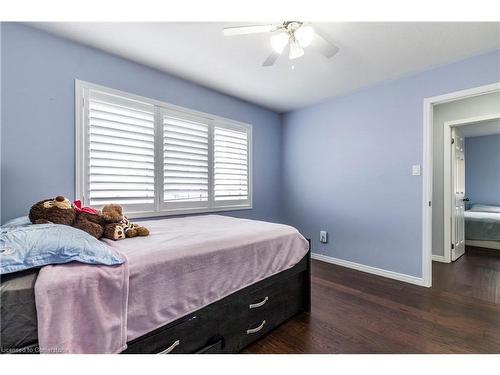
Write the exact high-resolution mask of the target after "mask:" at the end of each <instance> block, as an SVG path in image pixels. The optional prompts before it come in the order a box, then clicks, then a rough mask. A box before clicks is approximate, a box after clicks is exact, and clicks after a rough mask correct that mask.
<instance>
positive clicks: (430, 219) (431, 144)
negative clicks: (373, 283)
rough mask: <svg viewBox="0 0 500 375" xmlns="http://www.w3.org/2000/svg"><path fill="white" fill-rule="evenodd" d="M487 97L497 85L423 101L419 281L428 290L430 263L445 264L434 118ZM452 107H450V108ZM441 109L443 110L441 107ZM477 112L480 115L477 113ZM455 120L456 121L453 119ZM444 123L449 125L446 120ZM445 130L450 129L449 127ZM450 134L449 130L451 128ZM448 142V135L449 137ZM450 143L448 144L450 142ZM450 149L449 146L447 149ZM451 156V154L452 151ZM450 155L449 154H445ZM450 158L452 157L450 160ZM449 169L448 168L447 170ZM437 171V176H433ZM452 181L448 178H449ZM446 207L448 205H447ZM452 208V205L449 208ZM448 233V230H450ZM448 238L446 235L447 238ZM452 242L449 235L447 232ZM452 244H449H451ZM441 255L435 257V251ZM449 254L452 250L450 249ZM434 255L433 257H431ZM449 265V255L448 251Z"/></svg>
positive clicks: (440, 135)
mask: <svg viewBox="0 0 500 375" xmlns="http://www.w3.org/2000/svg"><path fill="white" fill-rule="evenodd" d="M488 94H497V95H498V94H500V83H495V84H491V85H486V86H481V87H476V88H472V89H467V90H461V91H457V92H453V93H449V94H445V95H439V96H436V97H432V98H427V99H424V108H423V109H424V118H423V122H424V126H423V131H424V134H423V139H424V141H423V173H422V176H423V179H422V183H423V202H422V203H423V204H422V226H423V238H422V277H423V284H424V285H425V286H427V287H430V286H431V285H432V261H433V260H438V261H443V262H444V261H446V259H445V251H444V249H445V247H444V244H445V233H444V228H445V221H444V216H445V212H444V205H445V199H444V194H445V193H444V176H445V175H444V155H445V150H444V147H443V142H444V136H445V134H444V133H445V132H444V129H445V128H444V125H443V122H441V123H440V121H437V120H436V119H435V115H436V112H437V109H438V106H441V105H445V104H453V105H456V106H457V108H460V109H461V110H464V109H465V111H464V112H467V109H468V108H469V107H470V106H468V105H463V106H460V104H461V103H460V101H464V102H463V104H466V103H465V101H467V100H471V101H475V100H481V98H480V97H481V96H483V95H488ZM449 107H451V106H449ZM442 108H445V107H444V106H443V107H442ZM496 109H497V110H493V111H489V112H487V113H492V112H494V113H500V106H499V105H498V103H497V106H496ZM459 112H460V111H458V112H456V115H457V117H456V118H458V119H466V118H469V119H470V118H473V117H479V116H480V115H484V113H483V114H481V113H479V114H476V115H469V116H467V115H465V114H464V113H459ZM479 112H480V111H479ZM456 118H455V119H456ZM447 121H451V120H450V119H448V120H447ZM448 128H450V127H449V126H448ZM450 130H451V128H450ZM450 139H451V133H450ZM450 142H451V140H450ZM448 146H450V144H449V145H448ZM449 148H450V152H451V147H449ZM448 155H451V154H448ZM450 157H451V156H450ZM450 168H451V166H450ZM436 171H438V172H439V173H436ZM450 178H451V176H450ZM447 204H448V203H447ZM450 207H451V204H450ZM450 229H451V226H450ZM447 235H448V234H446V236H447ZM450 238H451V232H450ZM450 243H451V242H450ZM439 250H440V251H441V253H440V254H439V253H437V251H439ZM450 250H451V249H450ZM433 253H434V254H433ZM450 261H451V251H450Z"/></svg>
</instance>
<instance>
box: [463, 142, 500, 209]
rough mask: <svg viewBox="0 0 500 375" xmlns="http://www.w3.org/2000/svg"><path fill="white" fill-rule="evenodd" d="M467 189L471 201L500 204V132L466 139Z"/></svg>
mask: <svg viewBox="0 0 500 375" xmlns="http://www.w3.org/2000/svg"><path fill="white" fill-rule="evenodd" d="M465 191H466V193H467V196H468V197H469V198H470V203H486V204H493V205H496V206H500V134H496V135H486V136H483V137H472V138H466V139H465Z"/></svg>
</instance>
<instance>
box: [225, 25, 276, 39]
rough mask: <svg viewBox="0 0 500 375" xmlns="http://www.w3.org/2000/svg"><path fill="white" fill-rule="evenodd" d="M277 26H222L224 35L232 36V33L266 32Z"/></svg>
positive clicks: (273, 29)
mask: <svg viewBox="0 0 500 375" xmlns="http://www.w3.org/2000/svg"><path fill="white" fill-rule="evenodd" d="M279 27H280V26H277V25H253V26H236V27H226V28H224V35H225V36H232V35H245V34H258V33H268V32H271V31H275V30H277V29H278V28H279Z"/></svg>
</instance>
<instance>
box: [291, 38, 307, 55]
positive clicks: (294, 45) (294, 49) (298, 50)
mask: <svg viewBox="0 0 500 375" xmlns="http://www.w3.org/2000/svg"><path fill="white" fill-rule="evenodd" d="M303 54H304V50H303V49H302V47H301V46H300V44H299V42H297V41H296V40H293V41H291V42H290V55H289V57H290V60H293V59H297V58H299V57H300V56H302V55H303Z"/></svg>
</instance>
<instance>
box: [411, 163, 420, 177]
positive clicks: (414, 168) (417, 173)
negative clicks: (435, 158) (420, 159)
mask: <svg viewBox="0 0 500 375" xmlns="http://www.w3.org/2000/svg"><path fill="white" fill-rule="evenodd" d="M411 174H412V175H413V176H420V164H416V165H414V166H412V168H411Z"/></svg>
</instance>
